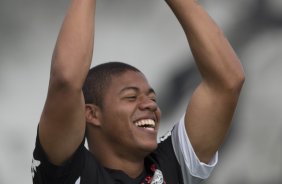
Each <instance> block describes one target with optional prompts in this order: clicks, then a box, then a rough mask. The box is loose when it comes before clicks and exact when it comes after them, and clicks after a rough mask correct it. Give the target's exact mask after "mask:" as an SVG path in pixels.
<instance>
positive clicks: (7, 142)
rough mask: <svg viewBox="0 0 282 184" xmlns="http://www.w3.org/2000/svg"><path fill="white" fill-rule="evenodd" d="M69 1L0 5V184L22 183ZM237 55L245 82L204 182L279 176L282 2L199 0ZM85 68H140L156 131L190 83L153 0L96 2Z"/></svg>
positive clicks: (254, 183) (167, 21)
mask: <svg viewBox="0 0 282 184" xmlns="http://www.w3.org/2000/svg"><path fill="white" fill-rule="evenodd" d="M68 3H69V0H24V1H22V0H1V1H0V84H1V86H0V89H1V90H0V113H1V114H0V123H1V124H0V184H12V183H21V184H28V183H31V174H30V165H31V159H32V151H33V147H34V141H35V136H36V128H37V123H38V120H39V117H40V113H41V110H42V108H43V105H44V101H45V97H46V92H47V86H48V78H49V69H50V59H51V55H52V50H53V47H54V44H55V40H56V37H57V34H58V31H59V27H60V25H61V22H62V19H63V16H64V13H65V11H66V8H67V6H68ZM200 3H201V4H202V5H203V6H204V7H205V8H206V9H207V11H208V12H209V13H210V15H211V16H212V17H213V18H214V20H215V21H216V22H217V23H218V24H219V26H220V27H221V28H222V29H223V30H224V32H225V34H226V36H227V37H228V39H229V40H230V41H231V44H232V45H233V46H234V49H235V50H236V52H237V53H238V55H239V57H240V59H241V61H242V64H243V66H244V69H245V73H246V82H245V85H244V88H243V91H242V95H241V98H240V102H239V104H238V108H237V111H236V114H235V117H234V120H233V126H232V129H231V131H230V134H229V136H228V138H227V140H226V142H225V144H224V145H223V146H222V149H221V150H220V160H219V164H218V166H217V168H216V169H215V171H214V173H213V174H212V176H211V178H210V179H209V180H208V181H207V182H206V183H209V184H212V183H214V184H238V183H240V184H244V183H246V184H266V183H267V184H276V183H277V184H278V183H281V181H282V177H281V173H282V156H281V155H282V144H281V141H282V124H281V121H282V112H281V110H282V84H281V79H282V71H281V70H282V61H281V58H282V1H281V0H247V1H246V0H236V1H234V0H200ZM96 25H97V28H96V38H95V53H94V58H93V61H94V62H93V64H98V63H102V62H105V61H113V60H118V61H124V62H128V63H130V64H133V65H135V66H137V67H138V68H140V69H141V70H142V71H143V72H144V73H145V74H146V75H147V77H148V79H149V81H151V84H152V85H153V86H154V88H155V89H156V91H157V93H158V94H159V101H160V106H161V108H162V110H163V115H164V116H163V122H162V123H163V124H162V129H161V131H160V134H162V133H164V132H166V131H167V130H168V129H170V128H171V126H172V125H173V123H175V122H176V121H177V120H178V119H179V118H180V116H181V115H182V114H183V112H184V110H185V106H186V103H187V101H188V100H189V98H190V95H191V91H192V90H193V88H194V87H195V85H196V84H197V83H198V81H199V75H198V73H197V70H196V68H195V65H194V63H193V59H192V57H191V53H190V50H189V48H188V46H187V43H186V39H185V36H184V33H183V31H182V29H181V27H180V25H179V24H178V22H177V20H176V18H175V17H174V16H173V14H172V12H171V11H170V9H169V8H168V7H167V5H166V4H165V3H164V2H163V1H162V0H98V3H97V24H96Z"/></svg>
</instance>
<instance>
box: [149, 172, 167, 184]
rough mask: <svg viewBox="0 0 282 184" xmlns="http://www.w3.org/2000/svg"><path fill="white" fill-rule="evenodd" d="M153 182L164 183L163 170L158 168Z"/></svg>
mask: <svg viewBox="0 0 282 184" xmlns="http://www.w3.org/2000/svg"><path fill="white" fill-rule="evenodd" d="M151 184H164V178H163V173H162V171H160V170H158V169H156V171H155V173H154V176H153V178H152V181H151Z"/></svg>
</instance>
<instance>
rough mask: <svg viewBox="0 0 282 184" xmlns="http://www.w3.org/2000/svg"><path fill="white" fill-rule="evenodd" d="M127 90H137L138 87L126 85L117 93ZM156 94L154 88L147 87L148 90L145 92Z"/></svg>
mask: <svg viewBox="0 0 282 184" xmlns="http://www.w3.org/2000/svg"><path fill="white" fill-rule="evenodd" d="M127 90H133V91H136V92H139V91H140V89H139V88H138V87H135V86H128V87H125V88H122V89H121V90H120V92H119V94H121V93H123V92H124V91H127ZM151 93H153V94H156V92H155V90H154V89H153V88H149V90H148V91H147V93H146V94H151Z"/></svg>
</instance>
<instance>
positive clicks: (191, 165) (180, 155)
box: [171, 116, 218, 183]
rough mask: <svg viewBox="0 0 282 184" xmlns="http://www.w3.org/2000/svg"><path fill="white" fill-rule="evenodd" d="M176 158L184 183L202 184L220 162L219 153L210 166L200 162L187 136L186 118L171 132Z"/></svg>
mask: <svg viewBox="0 0 282 184" xmlns="http://www.w3.org/2000/svg"><path fill="white" fill-rule="evenodd" d="M171 139H172V145H173V149H174V153H175V156H176V158H177V161H178V163H179V164H180V167H181V172H182V177H183V180H184V183H200V182H202V181H203V180H205V179H207V178H208V177H209V176H210V174H211V172H212V170H213V169H214V167H215V166H216V164H217V162H218V152H216V154H215V155H214V157H213V158H212V159H211V160H210V162H209V163H208V164H205V163H203V162H200V160H199V159H198V157H197V155H196V154H195V152H194V150H193V147H192V145H191V142H190V140H189V138H188V136H187V133H186V130H185V125H184V116H183V117H182V118H181V120H180V122H179V123H177V124H176V125H175V126H174V128H173V130H172V132H171Z"/></svg>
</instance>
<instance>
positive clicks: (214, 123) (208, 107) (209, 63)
mask: <svg viewBox="0 0 282 184" xmlns="http://www.w3.org/2000/svg"><path fill="white" fill-rule="evenodd" d="M167 3H168V5H169V6H170V8H171V9H172V11H173V12H174V14H175V15H176V17H177V18H178V20H179V22H180V24H181V25H182V27H183V29H184V32H185V34H186V37H187V39H188V42H189V45H190V48H191V50H192V54H193V56H194V59H195V61H196V64H197V66H198V69H199V71H200V73H201V76H202V81H201V83H200V84H199V86H198V87H197V88H196V90H195V91H194V93H193V95H192V98H191V100H190V103H189V104H188V107H187V111H186V115H185V127H186V131H187V133H188V137H189V139H190V141H191V143H192V146H193V148H194V150H195V152H196V154H197V156H198V157H199V159H200V160H201V161H202V162H205V163H207V162H209V160H210V159H211V158H212V156H213V155H214V154H215V152H216V151H217V150H218V149H219V147H220V145H221V144H222V142H223V140H224V137H225V135H226V133H227V132H228V129H229V127H230V122H231V120H232V116H233V114H234V111H235V108H236V104H237V101H238V98H239V94H240V90H241V87H242V85H243V82H244V72H243V69H242V66H241V64H240V61H239V59H238V57H237V56H236V54H235V52H234V51H233V49H232V47H231V46H230V44H229V43H228V41H227V39H226V38H225V37H224V34H223V32H222V31H221V30H220V29H219V27H218V26H217V25H216V23H215V22H214V21H213V20H212V19H211V18H210V16H209V15H208V14H207V13H206V11H205V10H204V9H203V8H202V7H201V6H200V5H199V4H198V2H197V1H196V0H167Z"/></svg>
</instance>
